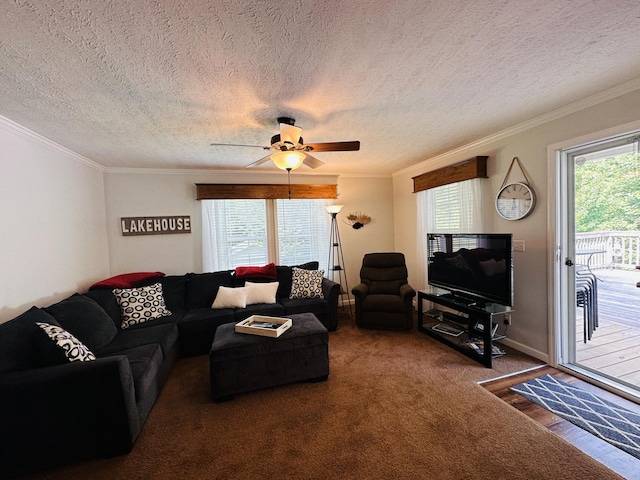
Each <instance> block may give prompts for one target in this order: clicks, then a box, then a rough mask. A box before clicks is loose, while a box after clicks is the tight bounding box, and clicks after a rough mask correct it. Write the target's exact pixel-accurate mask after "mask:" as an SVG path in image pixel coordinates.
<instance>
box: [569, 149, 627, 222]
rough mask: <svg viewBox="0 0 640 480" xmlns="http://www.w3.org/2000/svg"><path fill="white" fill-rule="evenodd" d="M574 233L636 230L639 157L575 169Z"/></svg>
mask: <svg viewBox="0 0 640 480" xmlns="http://www.w3.org/2000/svg"><path fill="white" fill-rule="evenodd" d="M575 181H576V201H575V205H576V212H575V213H576V232H577V233H580V232H596V231H615V230H621V231H627V230H640V155H638V154H628V155H619V156H616V157H609V158H605V159H602V160H597V161H592V162H586V163H585V164H583V165H576V167H575Z"/></svg>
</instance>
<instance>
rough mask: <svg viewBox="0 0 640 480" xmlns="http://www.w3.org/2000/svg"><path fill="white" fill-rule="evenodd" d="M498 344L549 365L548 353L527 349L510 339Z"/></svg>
mask: <svg viewBox="0 0 640 480" xmlns="http://www.w3.org/2000/svg"><path fill="white" fill-rule="evenodd" d="M500 343H502V344H504V345H506V346H507V347H511V348H513V349H515V350H518V351H519V352H522V353H526V354H527V355H529V356H531V357H533V358H537V359H538V360H541V361H543V362H544V363H549V354H548V353H544V352H541V351H539V350H536V349H534V348H531V347H527V346H526V345H523V344H522V343H519V342H516V341H514V340H511V339H510V338H505V339H503V340H500Z"/></svg>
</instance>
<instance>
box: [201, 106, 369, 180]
mask: <svg viewBox="0 0 640 480" xmlns="http://www.w3.org/2000/svg"><path fill="white" fill-rule="evenodd" d="M278 123H279V124H280V133H279V134H277V135H274V136H273V137H271V145H270V146H268V147H265V146H262V145H238V144H230V143H212V144H211V145H212V146H229V147H256V148H262V149H263V150H271V151H272V152H273V153H270V154H269V155H267V156H266V157H263V158H261V159H260V160H257V161H255V162H253V163H250V164H249V165H247V166H246V168H253V167H257V166H259V165H262V164H264V163H266V162H268V161H269V160H271V161H273V163H274V164H275V166H276V167H278V168H280V169H282V170H287V171H289V172H290V171H291V170H295V169H296V168H299V167H300V166H301V165H303V164H304V165H306V166H308V167H310V168H318V167H320V166H321V165H324V162H321V161H320V160H318V159H317V158H315V157H312V156H311V155H309V152H314V153H315V152H352V151H356V150H360V142H359V141H352V142H326V143H308V144H306V145H305V144H304V142H303V140H302V137H301V135H302V128H300V127H296V126H295V120H294V119H293V118H289V117H278Z"/></svg>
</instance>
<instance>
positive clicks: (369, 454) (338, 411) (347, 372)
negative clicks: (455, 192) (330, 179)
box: [33, 317, 621, 480]
mask: <svg viewBox="0 0 640 480" xmlns="http://www.w3.org/2000/svg"><path fill="white" fill-rule="evenodd" d="M329 352H330V362H331V363H330V369H331V371H330V374H329V380H328V381H327V382H322V383H304V384H296V385H290V386H284V387H279V388H274V389H269V390H264V391H260V392H254V393H250V394H245V395H240V396H237V397H236V398H235V399H233V400H232V401H230V402H227V403H222V404H215V403H212V402H211V399H210V392H209V383H208V382H209V372H208V357H207V356H201V357H197V358H190V359H182V360H180V361H179V362H178V364H177V365H176V367H175V368H174V370H173V372H172V374H171V378H170V379H169V382H168V383H167V385H166V386H165V388H164V390H163V391H162V393H161V395H160V398H159V400H158V402H157V404H156V406H155V407H154V409H153V411H152V412H151V415H150V418H149V419H148V421H147V423H146V424H145V426H144V428H143V431H142V433H141V435H140V437H139V438H138V441H137V442H136V445H135V446H134V450H133V452H131V453H130V454H129V455H124V456H121V457H117V458H111V459H105V460H95V461H90V462H85V463H82V464H77V465H73V466H69V467H65V468H61V469H56V470H53V471H49V472H46V473H44V474H42V475H40V476H37V477H33V478H46V479H65V480H67V479H85V478H91V479H105V480H106V479H109V480H112V479H125V478H126V479H131V480H132V479H175V478H185V479H187V478H188V479H318V480H320V479H346V478H348V479H388V478H395V479H425V478H429V479H456V480H459V479H465V480H467V479H468V480H473V479H487V478H492V479H533V478H535V479H558V478H563V479H581V480H586V479H608V478H621V477H618V476H617V475H615V474H614V473H613V472H611V471H610V470H608V469H606V468H605V467H603V466H602V465H600V464H599V463H597V462H596V461H594V460H592V459H591V458H590V457H588V456H586V455H585V454H583V453H582V452H580V451H579V450H577V449H576V448H574V447H573V446H571V445H569V444H568V443H566V442H565V441H564V440H562V439H560V438H558V437H556V436H555V435H554V434H552V433H551V432H549V431H547V430H546V429H545V428H544V427H542V426H541V425H539V424H538V423H536V422H535V421H534V420H532V419H530V418H528V417H527V416H526V415H524V414H522V413H521V412H519V411H517V410H516V409H514V408H512V407H511V406H509V405H508V404H506V403H504V402H502V401H501V400H500V399H499V398H497V397H495V396H494V395H493V394H491V393H490V392H488V391H487V390H485V389H484V388H482V387H481V386H479V385H477V383H476V382H478V381H480V380H486V379H490V378H494V377H498V376H500V375H504V374H507V373H512V372H515V371H519V370H523V369H525V368H529V367H531V366H533V365H537V364H539V362H538V361H537V360H535V359H532V358H529V357H527V356H524V355H522V354H518V353H516V352H513V351H511V350H509V354H508V355H507V356H506V357H502V358H500V359H498V360H497V361H496V362H495V366H494V368H493V369H492V370H490V369H487V368H485V367H483V366H481V365H480V364H479V363H476V362H474V361H473V360H471V359H469V358H467V357H465V356H463V355H461V354H459V353H457V352H456V351H454V350H452V349H450V348H447V347H446V346H444V345H442V344H440V343H438V342H436V341H435V340H433V339H431V338H429V337H427V336H426V335H424V334H422V333H419V332H417V331H416V330H415V329H414V330H413V331H410V332H389V331H372V330H362V329H358V328H356V327H355V326H354V324H353V320H352V319H351V318H349V317H344V318H341V323H340V327H339V329H338V331H336V332H333V333H331V334H330V338H329Z"/></svg>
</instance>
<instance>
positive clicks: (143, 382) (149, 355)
mask: <svg viewBox="0 0 640 480" xmlns="http://www.w3.org/2000/svg"><path fill="white" fill-rule="evenodd" d="M117 355H124V356H126V357H127V360H128V361H129V365H130V367H131V374H132V376H133V385H134V388H135V395H136V401H140V400H141V399H152V400H155V398H156V396H157V394H158V391H159V385H158V372H159V370H160V367H161V366H162V361H163V355H162V349H161V348H160V345H158V344H155V343H150V344H148V345H141V346H139V347H134V348H130V349H128V350H124V351H122V352H119V353H118V354H117Z"/></svg>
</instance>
